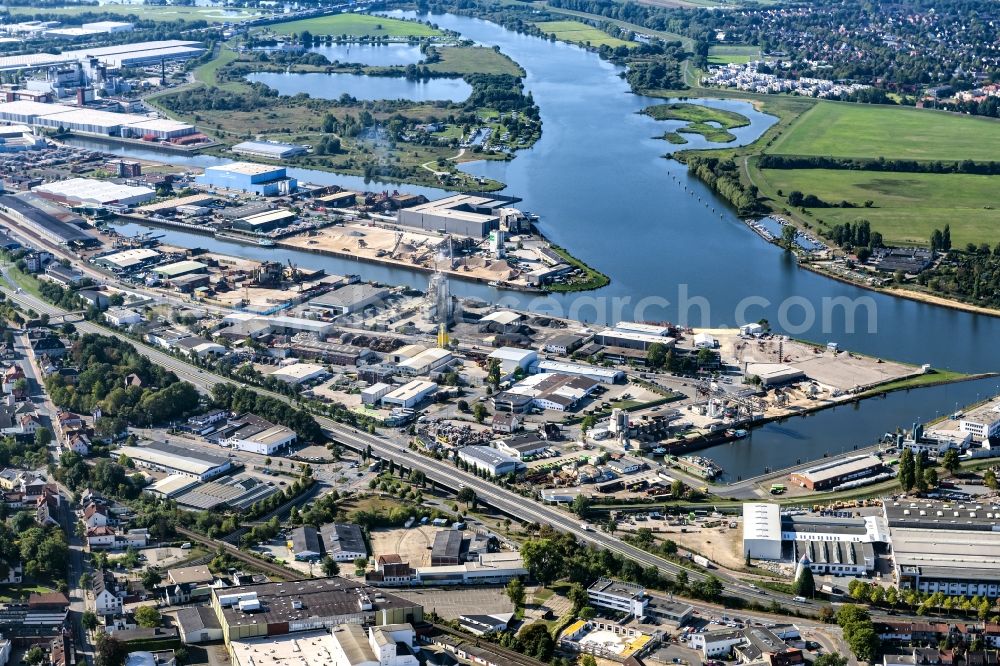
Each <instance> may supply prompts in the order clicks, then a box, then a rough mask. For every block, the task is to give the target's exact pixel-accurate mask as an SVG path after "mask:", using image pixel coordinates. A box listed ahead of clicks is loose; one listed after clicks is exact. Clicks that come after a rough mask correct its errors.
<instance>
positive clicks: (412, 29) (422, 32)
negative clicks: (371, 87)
mask: <svg viewBox="0 0 1000 666" xmlns="http://www.w3.org/2000/svg"><path fill="white" fill-rule="evenodd" d="M269 28H270V29H271V31H272V32H275V33H277V34H279V35H292V34H296V33H302V32H303V31H308V32H310V33H312V34H313V35H314V36H315V35H333V36H334V37H339V36H341V35H345V36H347V37H435V36H438V35H440V34H441V31H439V30H435V29H434V28H432V27H430V26H429V25H424V24H423V23H417V22H416V21H400V20H399V19H392V18H387V17H385V16H371V15H369V14H356V13H350V14H333V15H330V16H317V17H316V18H309V19H301V20H299V21H289V22H288V23H278V24H276V25H272V26H269Z"/></svg>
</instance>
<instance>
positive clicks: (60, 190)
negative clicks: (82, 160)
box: [34, 178, 156, 208]
mask: <svg viewBox="0 0 1000 666" xmlns="http://www.w3.org/2000/svg"><path fill="white" fill-rule="evenodd" d="M34 191H35V192H38V193H40V194H44V195H46V196H48V197H50V198H52V199H55V200H56V201H60V202H63V203H67V204H69V205H71V206H78V205H86V206H119V207H126V208H127V207H131V206H135V205H137V204H142V203H146V202H147V201H152V200H153V199H155V198H156V191H155V190H153V189H152V188H149V187H140V186H132V185H119V184H118V183H113V182H111V181H110V180H95V179H93V178H70V179H69V180H58V181H55V182H52V183H46V184H45V185H39V186H38V187H36V188H34Z"/></svg>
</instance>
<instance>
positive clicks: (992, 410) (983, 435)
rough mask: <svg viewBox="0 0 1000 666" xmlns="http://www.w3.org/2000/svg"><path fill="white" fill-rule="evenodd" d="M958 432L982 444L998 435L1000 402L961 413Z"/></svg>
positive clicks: (999, 433)
mask: <svg viewBox="0 0 1000 666" xmlns="http://www.w3.org/2000/svg"><path fill="white" fill-rule="evenodd" d="M958 427H959V430H961V431H962V432H965V433H969V434H970V435H972V438H973V439H974V440H976V441H977V442H982V441H984V440H987V439H991V438H994V437H997V436H998V435H1000V402H997V401H990V402H988V403H986V404H985V405H980V406H978V407H974V408H973V409H970V410H968V411H966V412H965V413H963V414H962V415H961V417H960V418H959V421H958Z"/></svg>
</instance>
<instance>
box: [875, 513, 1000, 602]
mask: <svg viewBox="0 0 1000 666" xmlns="http://www.w3.org/2000/svg"><path fill="white" fill-rule="evenodd" d="M883 511H884V516H885V520H886V522H887V523H888V525H889V535H890V538H891V540H892V553H893V562H894V565H893V566H894V574H895V577H896V583H897V584H898V585H899V587H900V588H901V589H904V590H919V591H920V592H924V593H928V594H933V593H935V592H943V593H944V594H945V595H946V596H967V597H971V596H975V595H980V596H982V597H989V598H991V599H993V598H996V597H998V596H1000V505H996V504H973V503H967V504H958V503H955V502H940V501H927V500H919V501H913V502H909V501H902V502H891V501H886V502H885V503H884V504H883Z"/></svg>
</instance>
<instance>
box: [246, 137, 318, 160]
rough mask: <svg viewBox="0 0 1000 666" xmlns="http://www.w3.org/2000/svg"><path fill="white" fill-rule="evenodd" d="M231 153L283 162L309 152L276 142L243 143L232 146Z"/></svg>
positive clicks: (294, 145)
mask: <svg viewBox="0 0 1000 666" xmlns="http://www.w3.org/2000/svg"><path fill="white" fill-rule="evenodd" d="M232 151H233V152H234V153H236V154H237V155H246V156H247V157H262V158H264V159H268V160H284V159H288V158H289V157H298V156H299V155H305V154H306V153H308V152H309V151H308V150H306V148H305V147H304V146H299V145H296V144H294V143H280V142H278V141H244V142H243V143H238V144H236V145H235V146H233V147H232Z"/></svg>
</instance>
